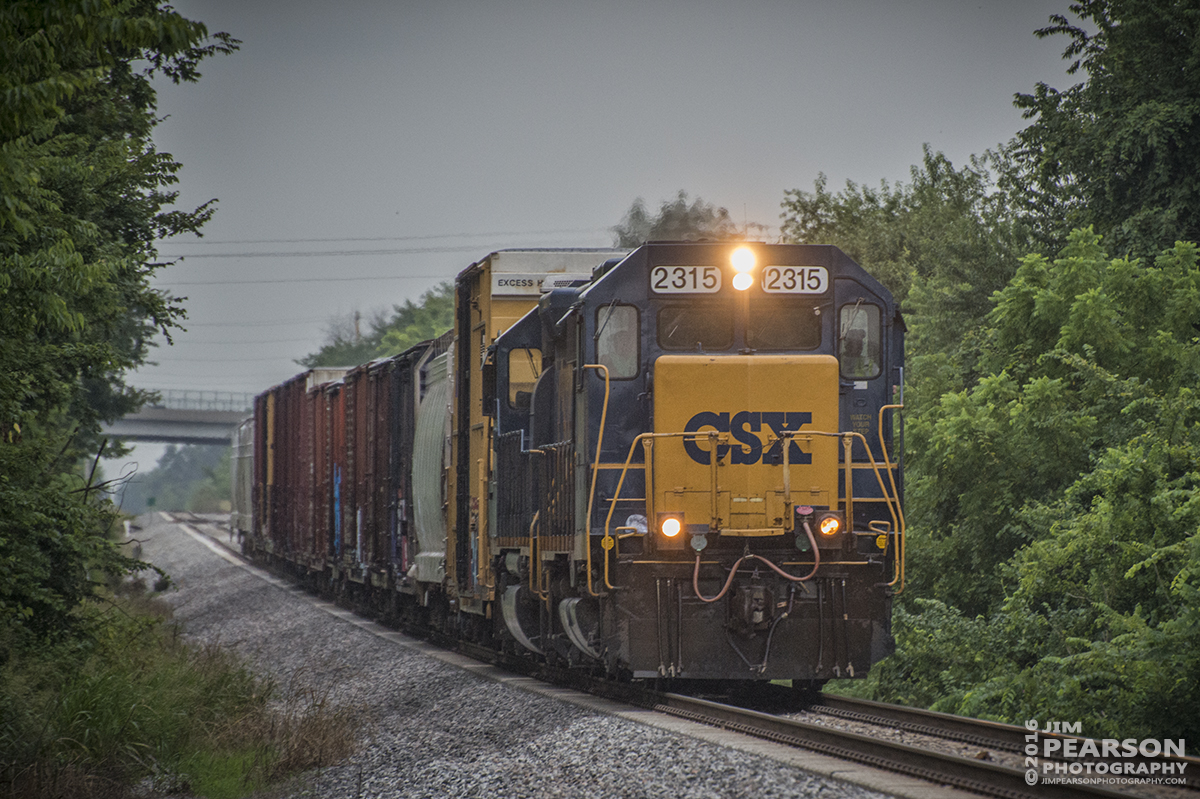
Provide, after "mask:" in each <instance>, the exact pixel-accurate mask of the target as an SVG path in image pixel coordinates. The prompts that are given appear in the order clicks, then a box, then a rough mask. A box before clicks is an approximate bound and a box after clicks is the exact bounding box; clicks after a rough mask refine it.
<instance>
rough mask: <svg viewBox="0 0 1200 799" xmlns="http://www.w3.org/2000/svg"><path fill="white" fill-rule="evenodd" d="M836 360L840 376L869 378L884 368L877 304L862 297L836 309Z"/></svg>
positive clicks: (855, 378)
mask: <svg viewBox="0 0 1200 799" xmlns="http://www.w3.org/2000/svg"><path fill="white" fill-rule="evenodd" d="M838 361H839V362H840V363H841V369H842V377H845V378H847V379H849V380H870V379H871V378H874V377H879V374H880V371H881V370H882V369H883V360H882V358H881V357H880V338H879V306H878V305H868V304H866V303H864V302H863V301H862V300H859V301H858V302H856V303H854V304H852V305H843V306H842V309H841V311H840V312H839V313H838Z"/></svg>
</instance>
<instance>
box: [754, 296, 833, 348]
mask: <svg viewBox="0 0 1200 799" xmlns="http://www.w3.org/2000/svg"><path fill="white" fill-rule="evenodd" d="M820 345H821V317H820V316H818V315H817V309H816V308H815V307H814V306H812V305H808V304H803V305H801V304H798V303H796V302H794V301H791V300H788V299H780V298H775V297H766V298H763V299H759V298H756V297H752V298H751V300H750V320H749V324H748V325H747V329H746V346H747V347H750V348H751V349H756V350H815V349H816V348H817V347H819V346H820Z"/></svg>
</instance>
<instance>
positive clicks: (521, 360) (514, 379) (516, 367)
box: [508, 349, 542, 408]
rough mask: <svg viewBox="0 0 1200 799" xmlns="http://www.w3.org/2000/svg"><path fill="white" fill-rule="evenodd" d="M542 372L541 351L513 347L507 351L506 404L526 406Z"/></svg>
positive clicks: (517, 406)
mask: <svg viewBox="0 0 1200 799" xmlns="http://www.w3.org/2000/svg"><path fill="white" fill-rule="evenodd" d="M541 373H542V351H541V350H538V349H515V350H510V351H509V353H508V404H509V407H512V408H528V407H529V400H530V397H532V396H533V387H534V386H535V385H537V379H538V375H540V374H541Z"/></svg>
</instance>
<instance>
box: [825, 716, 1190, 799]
mask: <svg viewBox="0 0 1200 799" xmlns="http://www.w3.org/2000/svg"><path fill="white" fill-rule="evenodd" d="M808 710H810V711H811V712H814V713H821V714H824V715H829V716H835V717H838V718H844V719H848V720H851V721H861V722H865V723H868V724H879V725H883V726H888V727H892V728H896V729H902V730H906V731H909V732H915V733H920V734H923V735H932V736H935V737H938V738H943V739H946V740H951V741H960V742H962V743H969V744H972V745H977V746H984V747H988V748H991V749H999V750H1002V751H1006V752H1016V753H1021V752H1023V751H1024V750H1025V745H1026V742H1027V740H1028V739H1027V736H1029V735H1031V734H1032V733H1033V731H1032V730H1029V729H1026V728H1025V727H1019V726H1017V725H1014V724H1004V723H1002V722H998V721H988V720H987V719H973V718H968V717H966V716H955V715H952V714H950V713H939V712H937V711H934V710H922V709H920V708H912V707H904V706H903V705H889V704H884V703H882V702H873V701H871V700H869V699H856V698H854V697H848V696H837V695H836V694H825V693H822V694H820V695H818V698H817V699H816V701H815V702H814V703H813V704H812V705H811V706H810V707H809V708H808ZM1037 735H1038V738H1053V739H1056V740H1058V741H1060V742H1061V743H1065V742H1067V741H1068V740H1070V741H1073V742H1074V746H1075V749H1076V751H1078V749H1079V747H1080V746H1081V745H1082V744H1083V743H1084V741H1087V740H1092V741H1093V743H1094V744H1096V746H1097V749H1099V748H1100V747H1099V744H1100V742H1099V741H1096V740H1095V739H1089V738H1086V737H1085V736H1082V735H1072V734H1070V733H1062V732H1046V731H1043V730H1038V731H1037ZM1038 748H1039V750H1040V751H1039V757H1042V758H1045V757H1047V755H1046V754H1045V747H1044V746H1039V747H1038ZM1049 758H1050V759H1052V760H1071V759H1072V758H1069V757H1065V756H1063V755H1062V747H1061V746H1060V748H1059V750H1058V751H1057V752H1055V753H1054V754H1052V755H1049ZM1121 761H1122V762H1124V763H1146V764H1149V763H1154V762H1157V763H1175V764H1181V765H1184V766H1185V768H1184V770H1183V774H1182V776H1183V779H1184V780H1185V782H1186V784H1187V786H1188V787H1189V788H1192V789H1198V790H1200V758H1196V757H1186V756H1185V757H1176V756H1174V755H1161V756H1159V757H1154V758H1149V757H1143V756H1142V755H1141V754H1138V755H1136V756H1133V757H1122V758H1121Z"/></svg>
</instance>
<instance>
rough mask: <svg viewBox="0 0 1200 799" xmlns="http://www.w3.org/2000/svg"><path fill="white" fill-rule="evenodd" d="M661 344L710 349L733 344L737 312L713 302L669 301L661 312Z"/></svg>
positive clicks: (664, 345) (659, 338)
mask: <svg viewBox="0 0 1200 799" xmlns="http://www.w3.org/2000/svg"><path fill="white" fill-rule="evenodd" d="M658 346H660V347H662V348H663V349H664V350H690V351H692V352H695V351H697V350H699V351H701V352H707V351H712V350H727V349H729V348H730V347H731V346H733V313H732V312H731V309H730V308H729V307H728V306H725V305H714V304H709V303H696V304H692V305H668V306H666V307H664V308H662V309H660V310H659V312H658Z"/></svg>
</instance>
